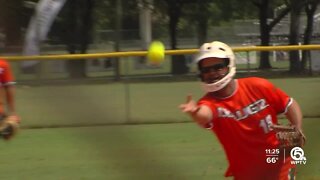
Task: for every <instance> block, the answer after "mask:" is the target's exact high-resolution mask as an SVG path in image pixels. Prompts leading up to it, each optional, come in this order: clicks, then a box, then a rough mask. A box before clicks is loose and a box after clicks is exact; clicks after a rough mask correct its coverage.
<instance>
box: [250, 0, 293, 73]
mask: <svg viewBox="0 0 320 180" xmlns="http://www.w3.org/2000/svg"><path fill="white" fill-rule="evenodd" d="M276 2H277V1H274V2H272V1H271V0H252V3H253V4H254V5H255V6H256V7H257V8H258V9H259V24H260V40H261V44H260V45H261V46H269V45H270V33H271V31H272V29H273V28H274V26H275V25H276V24H277V23H279V22H280V21H281V19H282V18H283V17H285V16H286V15H287V14H288V13H289V12H290V7H289V6H285V7H284V8H283V10H282V11H280V13H279V14H277V15H276V16H275V17H273V19H272V20H271V21H270V22H269V21H268V20H269V19H270V17H271V16H272V15H271V12H272V9H274V8H275V7H276V6H277V5H279V4H277V3H276ZM272 3H273V4H272ZM269 54H270V53H269V51H262V52H261V53H260V64H259V69H270V68H271V64H270V60H269Z"/></svg>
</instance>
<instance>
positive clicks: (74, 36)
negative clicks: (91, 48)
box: [65, 0, 94, 78]
mask: <svg viewBox="0 0 320 180" xmlns="http://www.w3.org/2000/svg"><path fill="white" fill-rule="evenodd" d="M65 6H66V8H67V12H68V16H67V17H66V18H67V21H66V22H68V23H67V34H68V36H67V39H66V40H67V41H66V44H67V49H68V51H69V53H70V54H76V53H80V54H84V53H86V51H87V49H88V45H89V43H90V41H91V38H92V37H91V35H92V34H91V32H92V27H93V21H92V14H93V8H94V0H83V1H76V0H68V1H67V3H66V5H65ZM67 68H68V71H69V74H70V77H71V78H83V77H86V61H85V60H84V59H81V60H72V61H68V62H67Z"/></svg>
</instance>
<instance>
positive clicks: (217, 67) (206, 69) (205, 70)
mask: <svg viewBox="0 0 320 180" xmlns="http://www.w3.org/2000/svg"><path fill="white" fill-rule="evenodd" d="M227 66H228V65H227V64H226V63H220V64H214V65H212V66H207V67H201V68H200V72H201V73H208V72H210V71H219V70H221V69H223V68H225V67H227Z"/></svg>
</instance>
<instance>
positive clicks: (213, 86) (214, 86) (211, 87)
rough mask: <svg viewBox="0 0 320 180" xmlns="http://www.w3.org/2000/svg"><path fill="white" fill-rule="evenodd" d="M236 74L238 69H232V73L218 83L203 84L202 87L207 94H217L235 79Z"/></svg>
mask: <svg viewBox="0 0 320 180" xmlns="http://www.w3.org/2000/svg"><path fill="white" fill-rule="evenodd" d="M235 73H236V68H235V67H231V69H230V72H229V73H226V74H224V75H225V76H224V77H223V78H222V79H220V80H219V81H217V82H214V83H204V82H202V87H203V89H204V90H205V91H206V92H215V91H219V90H221V89H222V88H224V87H225V86H226V85H227V84H228V83H229V82H230V81H231V80H232V78H233V76H234V75H235Z"/></svg>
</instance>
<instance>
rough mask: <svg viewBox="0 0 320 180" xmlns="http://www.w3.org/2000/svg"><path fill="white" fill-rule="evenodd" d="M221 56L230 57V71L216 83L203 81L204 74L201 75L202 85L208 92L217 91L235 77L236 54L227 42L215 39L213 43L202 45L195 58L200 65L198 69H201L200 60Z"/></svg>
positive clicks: (223, 57)
mask: <svg viewBox="0 0 320 180" xmlns="http://www.w3.org/2000/svg"><path fill="white" fill-rule="evenodd" d="M211 57H215V58H221V59H229V63H228V66H227V67H228V68H229V71H228V73H227V74H226V75H225V76H224V77H223V78H222V79H220V80H219V81H217V82H214V83H205V82H203V79H202V75H200V77H201V80H202V87H203V89H204V90H205V91H206V92H215V91H219V90H220V89H222V88H224V87H225V86H226V85H227V84H228V83H229V82H230V81H231V80H232V79H233V77H234V75H235V73H236V67H235V56H234V53H233V51H232V49H231V48H230V47H229V46H228V45H226V44H225V43H222V42H219V41H214V42H212V43H205V44H203V45H202V46H201V47H200V50H199V54H198V55H197V56H196V58H195V62H196V63H197V65H198V69H199V71H200V68H201V67H200V62H201V61H202V60H203V59H206V58H211Z"/></svg>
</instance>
